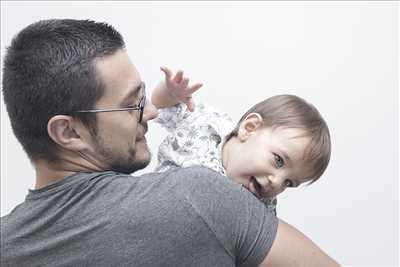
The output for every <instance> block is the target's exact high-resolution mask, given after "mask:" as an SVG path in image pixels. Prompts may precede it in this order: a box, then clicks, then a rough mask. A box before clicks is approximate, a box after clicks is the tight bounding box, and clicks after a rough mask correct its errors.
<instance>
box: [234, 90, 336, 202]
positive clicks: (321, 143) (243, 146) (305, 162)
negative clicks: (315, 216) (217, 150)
mask: <svg viewBox="0 0 400 267" xmlns="http://www.w3.org/2000/svg"><path fill="white" fill-rule="evenodd" d="M233 137H235V139H237V140H238V142H237V146H238V147H239V149H236V150H235V151H236V154H237V155H238V156H237V157H232V158H238V159H239V158H240V159H241V160H236V161H232V162H231V163H230V164H229V163H228V165H230V166H233V167H231V168H232V169H231V176H233V177H236V180H240V181H239V182H240V183H242V184H244V185H245V186H247V187H248V188H249V189H250V190H251V191H259V190H261V189H263V191H264V192H256V193H260V194H259V195H264V196H267V197H273V196H275V195H277V194H279V193H281V192H282V191H284V190H285V189H286V188H287V187H296V186H298V185H300V184H302V183H305V182H310V183H313V182H315V181H316V180H318V179H319V178H320V177H321V175H322V174H323V172H324V171H325V169H326V168H327V166H328V163H329V159H330V154H331V141H330V134H329V129H328V126H327V125H326V123H325V121H324V119H323V118H322V116H321V115H320V114H319V112H318V111H317V109H316V108H315V107H314V106H312V105H311V104H309V103H307V102H306V101H305V100H303V99H301V98H300V97H297V96H294V95H277V96H274V97H271V98H268V99H266V100H264V101H262V102H260V103H258V104H256V105H254V106H253V107H252V108H250V109H249V110H248V111H247V112H246V113H245V114H244V115H243V116H242V118H241V119H240V121H239V122H238V124H237V126H236V128H235V129H234V130H233V131H232V133H231V134H230V135H229V136H228V138H227V141H226V142H228V141H229V140H230V139H232V138H233ZM228 172H229V170H228ZM252 186H254V187H255V188H251V187H252Z"/></svg>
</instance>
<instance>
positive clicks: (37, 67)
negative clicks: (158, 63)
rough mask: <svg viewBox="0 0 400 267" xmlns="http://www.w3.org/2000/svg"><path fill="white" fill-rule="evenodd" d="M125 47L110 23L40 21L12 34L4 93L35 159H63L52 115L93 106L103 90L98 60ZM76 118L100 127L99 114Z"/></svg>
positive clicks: (16, 126) (13, 119) (15, 128)
mask: <svg viewBox="0 0 400 267" xmlns="http://www.w3.org/2000/svg"><path fill="white" fill-rule="evenodd" d="M124 47H125V44H124V40H123V38H122V36H121V34H120V33H118V32H117V31H116V30H115V29H114V28H113V27H112V26H110V25H108V24H106V23H98V22H94V21H90V20H72V19H52V20H42V21H39V22H36V23H33V24H31V25H29V26H27V27H26V28H24V29H23V30H21V31H20V32H19V33H18V34H17V35H16V36H15V37H14V38H13V40H12V42H11V45H10V46H9V47H8V48H7V51H6V56H5V58H4V67H3V96H4V102H5V104H6V107H7V111H8V114H9V116H10V121H11V126H12V129H13V131H14V134H15V135H16V137H17V139H18V140H19V142H20V143H21V145H22V147H23V148H24V150H25V151H26V153H27V154H28V156H29V158H30V159H31V160H32V161H36V160H38V159H44V160H47V161H50V162H57V161H58V160H59V158H58V154H57V151H58V150H57V145H56V143H55V142H53V141H52V140H51V138H50V137H49V135H48V133H47V123H48V121H49V119H50V118H51V117H53V116H55V115H58V114H68V112H70V111H73V110H82V109H92V108H93V107H94V105H95V103H96V101H97V100H98V99H99V98H101V96H102V95H103V92H104V85H103V84H102V82H101V79H100V77H99V76H98V74H97V72H96V68H95V62H96V59H99V58H102V57H104V56H107V55H112V54H114V53H116V52H117V51H119V50H121V49H124ZM78 119H79V120H81V121H82V123H83V124H84V125H86V126H87V127H88V128H89V129H90V130H91V132H92V133H95V132H96V116H93V115H90V114H81V115H79V117H78Z"/></svg>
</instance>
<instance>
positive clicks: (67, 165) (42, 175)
mask: <svg viewBox="0 0 400 267" xmlns="http://www.w3.org/2000/svg"><path fill="white" fill-rule="evenodd" d="M34 166H35V170H36V184H35V189H39V188H42V187H45V186H47V185H49V184H52V183H55V182H58V181H61V180H62V179H64V178H65V177H67V176H70V175H72V174H74V173H77V172H81V171H86V172H98V171H103V169H102V167H101V166H99V165H98V164H95V163H92V161H91V160H89V159H87V157H84V155H81V154H79V153H70V154H67V155H65V156H64V157H63V158H62V159H61V160H60V161H59V163H54V162H48V161H46V160H38V161H36V162H35V163H34Z"/></svg>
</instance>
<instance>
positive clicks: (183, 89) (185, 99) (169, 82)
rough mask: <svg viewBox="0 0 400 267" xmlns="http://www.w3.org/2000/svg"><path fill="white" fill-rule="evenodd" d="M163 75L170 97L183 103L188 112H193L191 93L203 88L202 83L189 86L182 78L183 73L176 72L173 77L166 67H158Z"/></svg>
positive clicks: (187, 81)
mask: <svg viewBox="0 0 400 267" xmlns="http://www.w3.org/2000/svg"><path fill="white" fill-rule="evenodd" d="M160 69H161V70H162V71H163V72H164V73H165V85H166V87H167V89H168V92H169V93H170V95H171V97H173V98H175V99H176V100H177V101H179V102H182V103H184V104H185V105H186V106H187V107H188V109H189V111H190V112H193V110H194V102H193V97H192V95H193V93H194V92H196V91H197V90H199V89H200V87H202V86H203V84H202V83H196V84H193V85H191V86H188V85H189V78H187V77H183V71H181V70H180V71H178V72H177V73H176V74H175V76H174V75H173V73H172V71H171V70H170V69H168V68H167V67H160Z"/></svg>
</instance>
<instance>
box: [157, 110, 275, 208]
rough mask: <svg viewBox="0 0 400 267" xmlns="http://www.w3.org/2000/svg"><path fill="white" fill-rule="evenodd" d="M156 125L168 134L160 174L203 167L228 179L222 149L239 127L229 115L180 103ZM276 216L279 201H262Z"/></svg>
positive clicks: (161, 153)
mask: <svg viewBox="0 0 400 267" xmlns="http://www.w3.org/2000/svg"><path fill="white" fill-rule="evenodd" d="M155 122H157V123H159V124H160V125H161V126H162V127H163V128H165V129H166V130H167V131H168V134H167V136H166V137H165V139H164V140H163V141H162V142H161V144H160V147H159V150H158V155H157V159H158V163H157V167H156V171H158V172H164V171H166V170H168V169H170V168H174V167H189V166H194V165H202V166H205V167H208V168H211V169H213V170H214V171H216V172H218V173H220V174H222V175H224V176H226V170H225V168H224V166H223V164H222V146H223V144H224V142H225V137H226V136H227V135H228V134H229V133H231V132H232V130H233V129H234V128H235V124H234V123H233V121H232V119H231V118H230V117H229V116H228V115H227V114H226V113H222V112H220V111H218V110H217V109H215V108H213V107H210V106H208V105H205V104H202V103H198V104H197V105H196V107H195V110H194V112H190V111H188V110H187V108H186V105H184V104H177V105H175V106H172V107H168V108H163V109H160V110H159V113H158V117H157V118H156V119H155ZM262 201H263V202H264V203H265V204H266V206H267V207H268V208H269V209H271V210H272V211H274V212H275V213H276V210H275V207H276V199H272V200H270V199H262Z"/></svg>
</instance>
